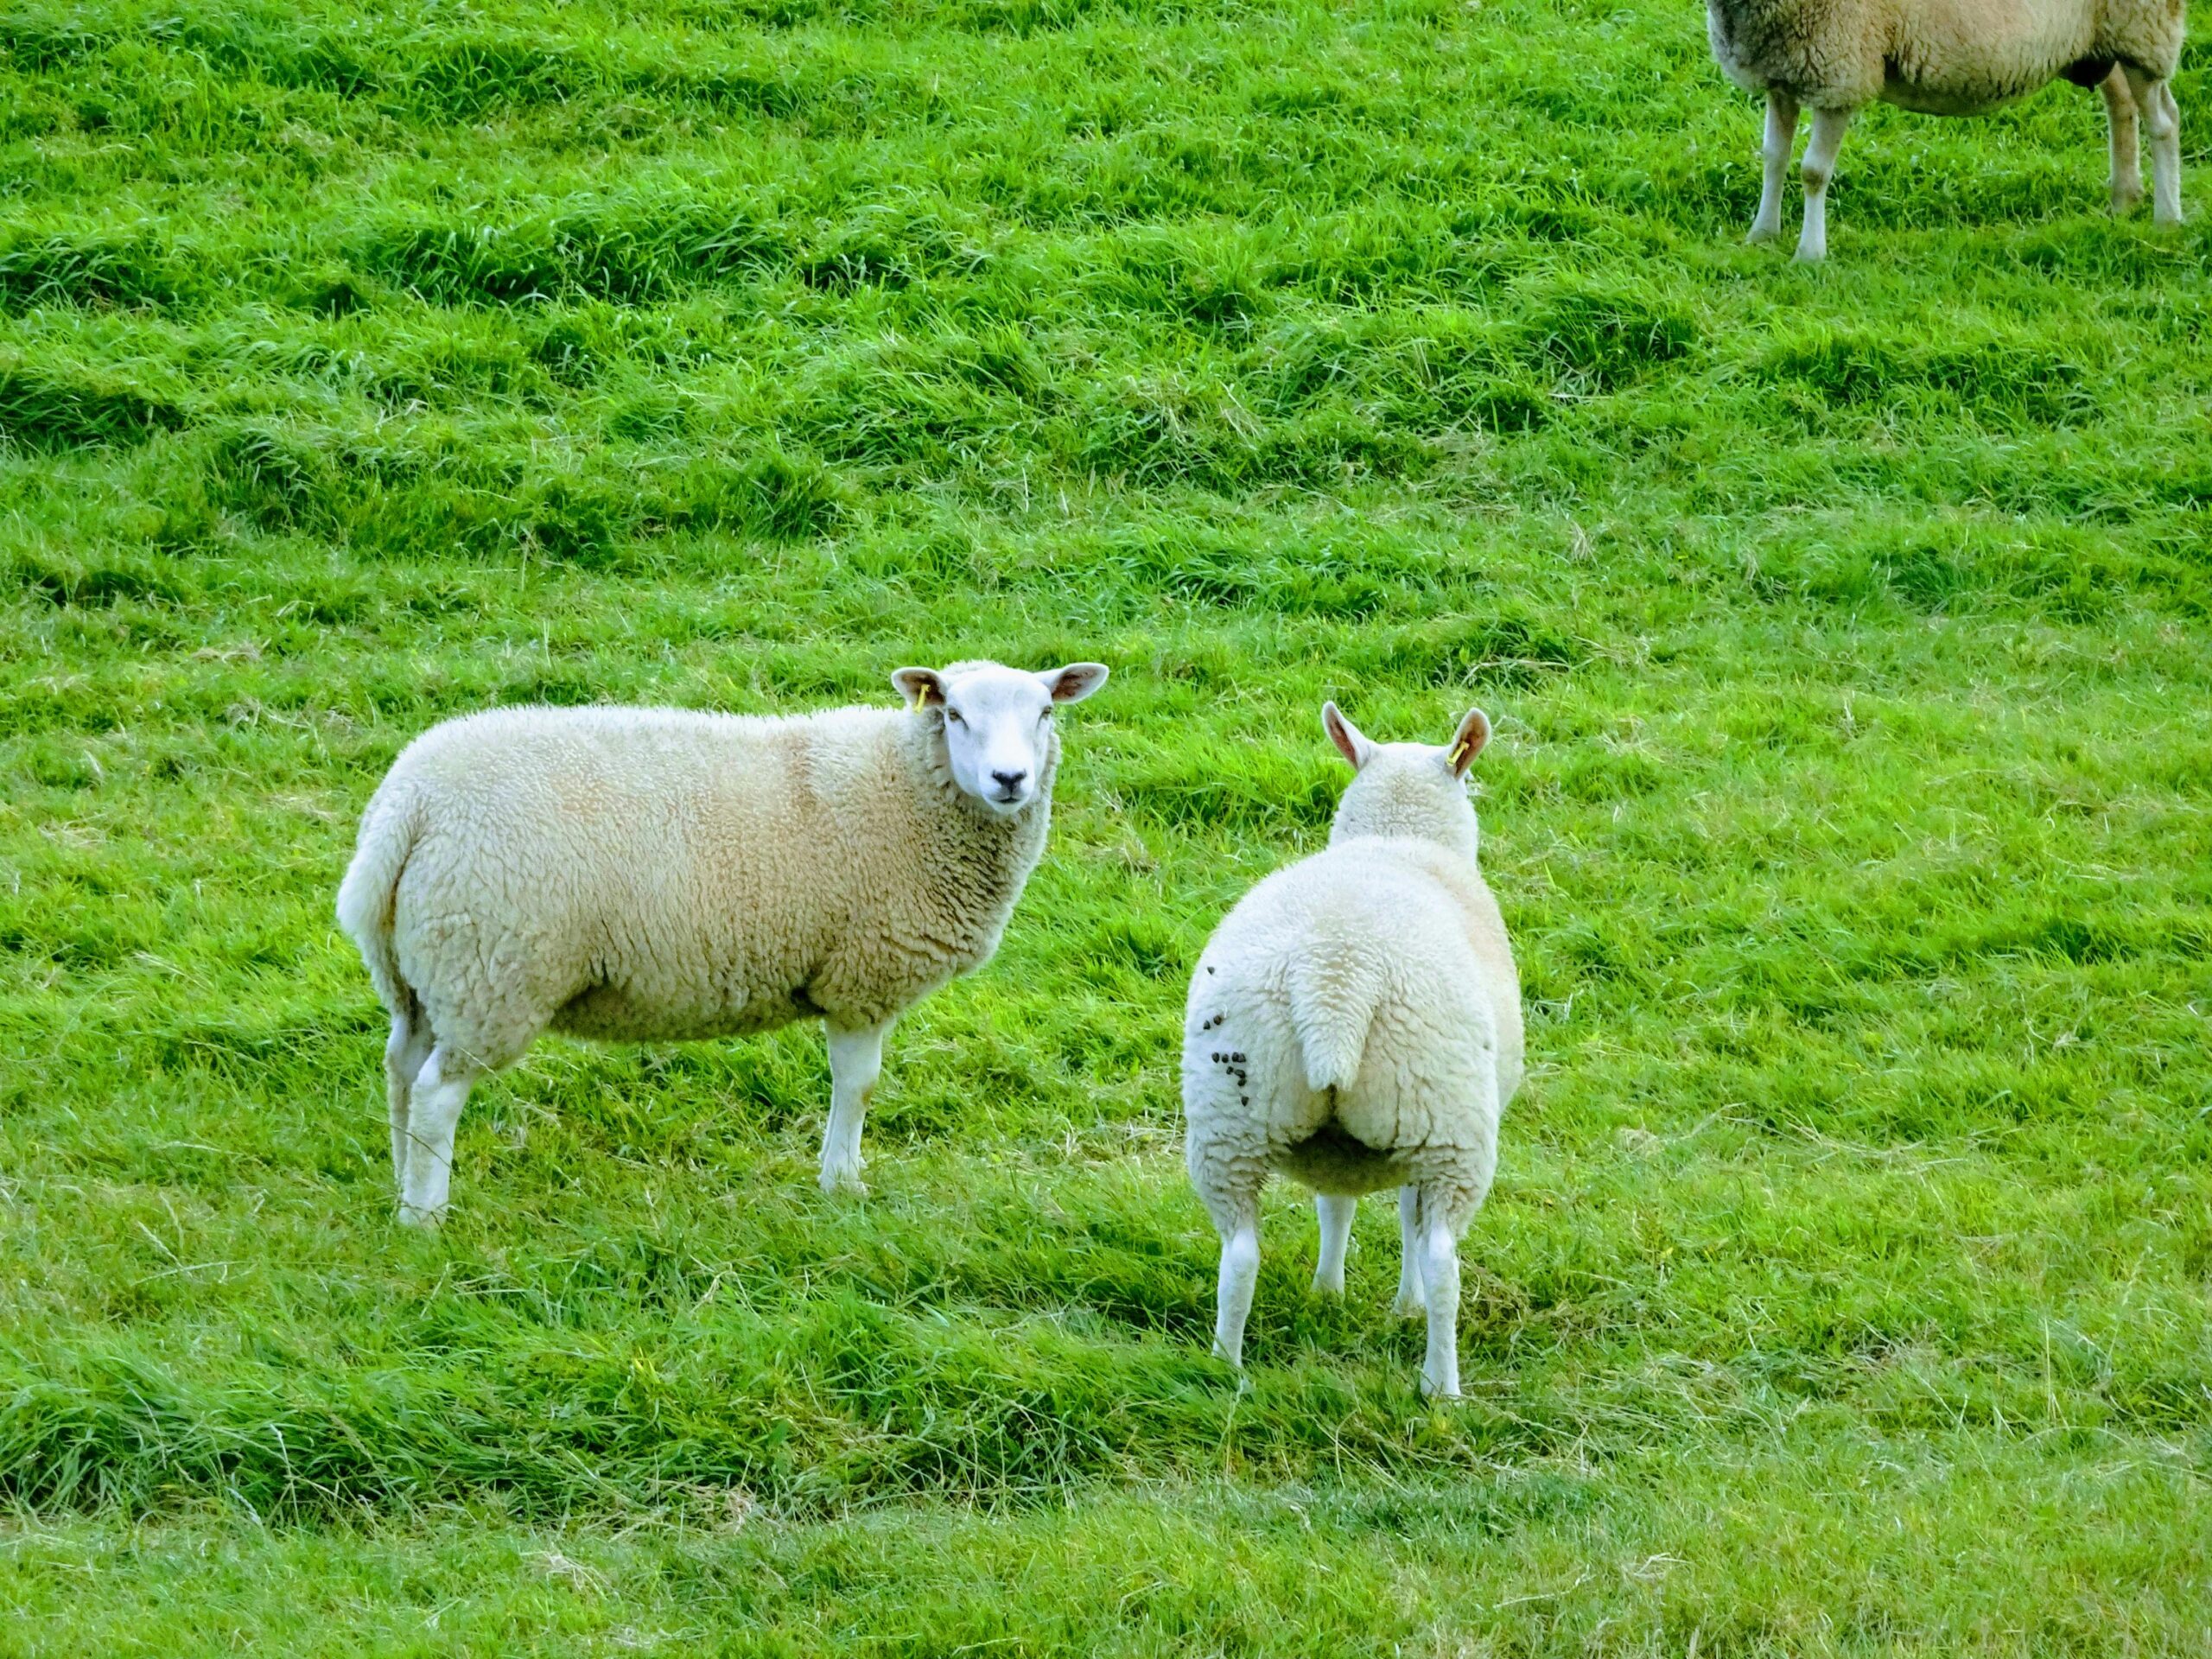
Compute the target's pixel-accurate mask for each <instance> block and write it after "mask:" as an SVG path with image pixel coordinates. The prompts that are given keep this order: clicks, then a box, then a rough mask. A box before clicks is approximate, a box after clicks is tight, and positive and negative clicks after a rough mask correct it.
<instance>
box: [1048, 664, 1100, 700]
mask: <svg viewBox="0 0 2212 1659" xmlns="http://www.w3.org/2000/svg"><path fill="white" fill-rule="evenodd" d="M1038 678H1039V680H1041V681H1043V682H1044V684H1045V690H1046V692H1047V693H1048V694H1049V695H1050V696H1051V697H1052V701H1053V702H1082V701H1083V700H1084V698H1085V697H1087V696H1090V694H1091V693H1092V692H1094V691H1096V690H1097V689H1098V688H1099V687H1100V686H1102V685H1103V684H1105V683H1106V664H1103V663H1070V664H1068V665H1067V666H1066V667H1065V668H1055V669H1049V670H1047V671H1046V672H1044V673H1042V674H1039V676H1038Z"/></svg>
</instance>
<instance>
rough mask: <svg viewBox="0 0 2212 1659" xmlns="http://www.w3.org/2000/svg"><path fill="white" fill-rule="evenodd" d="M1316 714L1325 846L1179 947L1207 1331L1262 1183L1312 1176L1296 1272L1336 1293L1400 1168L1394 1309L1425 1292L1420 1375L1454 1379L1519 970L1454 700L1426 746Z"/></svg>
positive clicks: (1437, 1391)
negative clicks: (1483, 857) (1311, 1212)
mask: <svg viewBox="0 0 2212 1659" xmlns="http://www.w3.org/2000/svg"><path fill="white" fill-rule="evenodd" d="M1321 713H1322V720H1323V723H1324V724H1325V727H1326V728H1327V730H1328V733H1329V735H1330V737H1331V739H1332V741H1334V742H1335V743H1336V746H1337V747H1338V748H1339V749H1340V750H1342V751H1343V752H1344V758H1345V759H1346V760H1349V761H1351V765H1352V769H1353V772H1354V774H1355V775H1354V776H1353V779H1352V781H1351V786H1350V787H1349V788H1347V789H1346V790H1345V791H1344V798H1343V800H1342V801H1341V802H1339V803H1338V807H1337V816H1336V823H1335V826H1334V828H1333V829H1332V830H1331V831H1330V835H1329V846H1328V849H1327V850H1326V851H1325V852H1321V853H1317V854H1315V855H1313V857H1311V858H1308V859H1305V860H1303V861H1300V862H1299V863H1296V864H1293V865H1291V866H1289V867H1288V868H1285V869H1281V870H1278V871H1277V872H1276V873H1275V874H1273V875H1271V876H1269V877H1268V879H1267V880H1264V881H1262V882H1261V883H1260V884H1259V885H1258V886H1257V887H1254V888H1253V889H1252V891H1251V892H1250V893H1247V894H1245V896H1244V898H1243V899H1242V900H1241V901H1240V902H1239V903H1238V904H1237V906H1236V908H1235V909H1234V910H1232V911H1230V913H1229V915H1228V916H1227V918H1224V921H1223V922H1222V924H1221V925H1220V927H1218V928H1217V929H1216V930H1215V931H1214V936H1213V938H1211V940H1209V941H1208V942H1207V944H1206V948H1205V951H1204V953H1203V954H1201V955H1200V957H1199V958H1198V969H1197V970H1196V971H1195V972H1194V973H1193V974H1192V977H1191V998H1190V1004H1189V1007H1188V1008H1187V1010H1186V1012H1185V1015H1184V1020H1183V1107H1184V1112H1185V1116H1186V1117H1187V1119H1188V1137H1187V1140H1186V1142H1185V1154H1186V1156H1187V1159H1188V1161H1189V1165H1190V1171H1191V1179H1192V1184H1193V1185H1196V1186H1197V1188H1198V1194H1199V1196H1200V1197H1201V1198H1204V1199H1205V1205H1206V1209H1207V1211H1208V1212H1209V1213H1210V1214H1211V1216H1212V1217H1213V1224H1214V1226H1215V1228H1216V1229H1217V1230H1218V1231H1219V1232H1220V1234H1221V1240H1222V1250H1221V1281H1220V1287H1219V1301H1218V1304H1217V1313H1216V1318H1215V1322H1214V1349H1215V1351H1216V1352H1217V1353H1218V1354H1219V1355H1220V1356H1221V1357H1224V1358H1225V1359H1227V1360H1228V1361H1229V1362H1230V1363H1231V1364H1233V1365H1239V1366H1241V1365H1242V1364H1243V1351H1244V1322H1245V1319H1246V1316H1247V1315H1248V1314H1249V1313H1250V1312H1251V1308H1252V1287H1253V1282H1254V1281H1255V1278H1256V1277H1257V1275H1258V1273H1259V1266H1260V1236H1259V1199H1260V1189H1261V1187H1262V1185H1264V1184H1265V1183H1266V1181H1267V1179H1268V1175H1269V1174H1270V1173H1274V1172H1281V1173H1283V1174H1287V1175H1290V1176H1294V1177H1295V1178H1296V1179H1298V1180H1300V1181H1301V1182H1303V1183H1304V1184H1305V1185H1307V1186H1309V1187H1311V1188H1313V1192H1314V1200H1313V1202H1314V1208H1315V1210H1316V1211H1317V1212H1318V1215H1319V1221H1320V1229H1321V1248H1320V1261H1319V1266H1318V1267H1316V1268H1315V1269H1314V1274H1313V1287H1314V1288H1315V1289H1316V1290H1318V1291H1321V1292H1324V1293H1326V1294H1332V1295H1342V1294H1344V1250H1345V1248H1346V1245H1347V1243H1348V1241H1349V1240H1350V1238H1351V1223H1352V1213H1353V1211H1354V1210H1355V1209H1356V1208H1357V1205H1358V1202H1359V1198H1360V1195H1361V1194H1362V1193H1365V1192H1375V1191H1376V1190H1378V1189H1379V1188H1382V1187H1386V1186H1395V1187H1396V1188H1398V1227H1399V1237H1400V1242H1401V1245H1402V1249H1403V1252H1404V1255H1403V1261H1402V1266H1401V1268H1400V1270H1399V1278H1398V1299H1397V1304H1396V1311H1397V1312H1398V1313H1402V1314H1411V1313H1418V1312H1421V1310H1422V1309H1423V1308H1426V1310H1427V1314H1428V1355H1427V1361H1426V1363H1424V1364H1423V1365H1422V1367H1421V1386H1422V1388H1423V1389H1425V1390H1426V1391H1427V1392H1428V1393H1430V1394H1432V1395H1440V1396H1445V1397H1449V1396H1452V1395H1457V1394H1458V1393H1459V1335H1458V1332H1459V1237H1460V1235H1461V1234H1463V1233H1464V1232H1465V1230H1466V1229H1467V1224H1468V1223H1469V1222H1470V1221H1471V1219H1472V1218H1473V1217H1474V1213H1475V1211H1477V1210H1478V1208H1480V1207H1481V1205H1482V1202H1483V1199H1484V1196H1485V1195H1486V1194H1487V1193H1488V1192H1489V1191H1490V1183H1491V1173H1492V1172H1493V1171H1494V1170H1495V1169H1496V1168H1497V1122H1498V1116H1499V1115H1500V1113H1501V1112H1503V1109H1504V1107H1505V1103H1506V1102H1507V1101H1509V1100H1510V1099H1511V1098H1512V1097H1513V1091H1514V1090H1516V1088H1518V1087H1519V1086H1520V1083H1521V1068H1522V1032H1521V982H1520V976H1519V975H1518V974H1517V973H1516V970H1515V969H1514V966H1513V952H1512V950H1511V949H1510V946H1509V945H1508V944H1507V943H1506V938H1505V924H1504V921H1503V918H1501V917H1500V916H1499V914H1498V909H1497V900H1496V899H1493V898H1491V892H1490V888H1489V887H1487V886H1485V885H1484V881H1483V878H1482V873H1481V871H1480V869H1479V868H1478V866H1477V862H1476V850H1477V831H1476V825H1475V811H1474V808H1473V806H1472V805H1471V804H1470V803H1469V801H1468V799H1467V791H1466V785H1465V779H1466V773H1467V768H1468V766H1470V765H1471V764H1472V762H1473V760H1474V758H1475V756H1476V755H1478V754H1479V753H1481V752H1482V748H1483V745H1484V744H1485V743H1486V742H1488V741H1490V721H1489V720H1488V719H1487V718H1486V717H1485V716H1484V714H1483V712H1482V710H1481V709H1470V710H1469V711H1468V713H1467V715H1466V717H1465V719H1464V720H1462V721H1460V722H1459V730H1458V731H1457V732H1456V733H1455V734H1453V736H1452V741H1451V742H1450V743H1449V744H1448V745H1446V747H1443V748H1440V749H1436V748H1430V747H1427V745H1426V744H1419V743H1387V744H1376V743H1370V741H1368V740H1367V739H1366V738H1365V737H1363V735H1361V734H1360V733H1359V731H1358V730H1357V728H1354V726H1353V725H1352V723H1351V721H1348V720H1346V719H1345V718H1344V715H1342V714H1340V713H1339V712H1338V709H1337V706H1336V704H1334V703H1333V702H1332V703H1328V704H1326V705H1325V706H1324V708H1323V709H1322V711H1321Z"/></svg>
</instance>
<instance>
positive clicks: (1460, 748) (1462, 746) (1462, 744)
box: [1450, 737, 1474, 772]
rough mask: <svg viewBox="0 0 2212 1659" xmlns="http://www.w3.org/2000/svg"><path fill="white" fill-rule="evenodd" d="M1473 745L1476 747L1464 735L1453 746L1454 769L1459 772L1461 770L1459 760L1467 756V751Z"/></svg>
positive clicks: (1452, 759)
mask: <svg viewBox="0 0 2212 1659" xmlns="http://www.w3.org/2000/svg"><path fill="white" fill-rule="evenodd" d="M1472 747H1474V745H1473V744H1472V743H1470V742H1469V741H1467V740H1466V739H1465V738H1464V737H1463V738H1461V739H1460V740H1459V741H1458V742H1457V743H1454V744H1453V745H1452V756H1451V761H1450V764H1451V767H1452V771H1454V772H1457V771H1459V762H1460V761H1461V760H1463V759H1465V756H1466V753H1467V751H1468V750H1469V749H1471V748H1472Z"/></svg>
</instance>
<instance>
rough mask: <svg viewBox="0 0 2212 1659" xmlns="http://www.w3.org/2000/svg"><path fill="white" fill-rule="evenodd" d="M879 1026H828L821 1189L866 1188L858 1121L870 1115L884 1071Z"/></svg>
mask: <svg viewBox="0 0 2212 1659" xmlns="http://www.w3.org/2000/svg"><path fill="white" fill-rule="evenodd" d="M890 1029H891V1022H890V1021H889V1020H885V1021H884V1022H883V1023H882V1024H881V1025H879V1026H860V1027H852V1028H849V1029H841V1028H840V1027H836V1026H832V1027H829V1127H828V1128H826V1129H824V1130H823V1135H822V1190H823V1192H839V1191H844V1192H867V1191H868V1188H867V1187H866V1186H864V1185H861V1122H862V1121H863V1120H864V1119H866V1117H867V1116H868V1100H869V1097H870V1096H873V1095H874V1093H875V1080H876V1078H877V1077H880V1076H881V1075H882V1073H883V1037H884V1033H886V1032H887V1031H889V1030H890Z"/></svg>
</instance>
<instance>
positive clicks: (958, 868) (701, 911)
mask: <svg viewBox="0 0 2212 1659" xmlns="http://www.w3.org/2000/svg"><path fill="white" fill-rule="evenodd" d="M891 678H892V682H893V684H894V685H896V686H897V687H898V688H899V690H900V691H902V692H903V693H905V694H906V696H907V697H908V698H909V699H910V700H911V702H912V707H911V709H908V710H906V711H903V712H902V711H899V710H897V709H865V708H855V709H833V710H830V711H829V712H827V713H824V714H817V715H800V716H795V717H789V718H764V717H742V716H737V715H715V714H696V713H693V712H690V711H689V710H685V709H611V708H600V709H499V710H495V711H493V712H492V713H488V714H480V715H469V716H467V718H465V719H461V720H455V721H448V722H447V723H446V724H445V725H442V726H439V727H435V728H433V729H432V730H430V731H429V732H427V733H425V734H423V736H422V737H420V738H417V739H416V741H415V742H414V743H412V744H411V745H410V746H409V747H408V748H407V749H406V751H405V752H404V753H402V754H401V755H400V757H399V759H398V760H397V761H396V762H394V763H393V766H392V768H391V772H390V773H389V774H388V775H387V776H386V777H385V780H384V782H383V784H382V785H379V786H378V790H377V791H376V794H375V797H374V798H372V800H371V801H370V803H369V806H368V810H367V812H366V814H365V816H364V817H363V818H362V821H361V836H360V845H359V849H358V850H357V851H356V853H355V854H354V856H353V866H352V868H349V869H348V870H347V871H346V880H345V882H344V884H343V885H342V886H341V887H340V889H339V893H338V919H339V921H340V924H341V925H343V926H344V928H345V930H346V932H347V933H348V934H350V935H351V936H352V937H353V940H354V942H355V943H356V944H359V946H360V949H361V956H362V958H363V960H364V961H365V962H366V963H367V964H368V969H369V976H370V977H371V979H372V980H373V981H374V982H375V983H376V988H377V994H378V995H379V996H380V997H381V998H382V999H383V1000H384V1004H385V1007H387V1008H388V1009H390V1010H391V1040H390V1041H389V1042H388V1043H387V1044H386V1046H385V1082H386V1092H387V1096H388V1102H389V1106H390V1111H391V1162H392V1173H393V1175H394V1177H395V1179H397V1182H398V1183H399V1189H400V1217H401V1219H402V1220H404V1221H408V1222H413V1223H417V1224H422V1223H429V1222H434V1221H435V1220H437V1219H438V1217H440V1216H441V1215H442V1213H443V1212H444V1210H445V1207H446V1197H447V1190H448V1183H449V1181H450V1178H451V1170H452V1165H453V1138H454V1125H455V1124H456V1123H457V1122H459V1120H460V1117H461V1107H462V1106H463V1105H464V1104H465V1103H467V1099H468V1091H469V1090H470V1088H471V1087H472V1086H473V1085H474V1083H475V1081H476V1079H477V1078H478V1077H481V1076H483V1075H484V1074H485V1073H486V1072H487V1071H498V1070H499V1069H500V1068H501V1067H504V1066H507V1065H512V1064H513V1063H514V1062H515V1061H516V1060H518V1059H519V1058H521V1057H522V1054H523V1052H524V1050H526V1049H528V1048H529V1047H530V1046H531V1044H532V1043H533V1042H535V1041H536V1040H537V1038H538V1036H539V1034H540V1033H543V1032H544V1031H545V1030H547V1029H548V1028H549V1027H550V1028H551V1029H554V1030H557V1031H566V1032H571V1033H576V1034H578V1035H580V1036H585V1037H596V1038H604V1039H618V1040H619V1039H634V1040H645V1041H664V1040H674V1039H690V1038H702V1037H719V1036H724V1035H728V1034H731V1033H741V1032H757V1031H766V1030H770V1029H772V1028H773V1027H778V1026H782V1025H787V1024H789V1023H790V1022H791V1021H792V1020H800V1019H805V1018H809V1017H811V1016H815V1015H819V1016H821V1017H822V1019H823V1020H824V1022H825V1023H826V1024H827V1025H828V1027H829V1074H830V1098H831V1105H830V1110H829V1128H828V1130H827V1132H826V1133H825V1135H823V1146H822V1186H823V1190H824V1191H825V1192H826V1191H829V1190H831V1189H834V1188H836V1187H839V1186H857V1185H859V1179H860V1168H861V1156H860V1138H861V1118H862V1116H863V1115H864V1114H865V1112H866V1111H867V1109H868V1096H869V1094H870V1092H871V1091H872V1090H874V1086H875V1080H876V1077H877V1074H878V1072H879V1071H880V1069H881V1066H882V1058H883V1038H884V1033H886V1032H887V1030H889V1028H890V1026H891V1023H892V1021H893V1020H894V1019H895V1018H896V1017H897V1016H898V1014H899V1012H900V1011H901V1010H902V1009H904V1008H906V1007H908V1006H909V1005H910V1004H912V1003H913V1002H915V1001H918V1000H919V999H920V998H922V997H924V996H926V995H928V994H929V993H930V992H931V991H933V990H935V989H937V988H938V987H939V986H940V985H943V984H944V983H945V982H947V981H948V980H950V979H951V978H953V977H954V976H956V975H959V974H964V973H966V972H968V971H969V969H973V968H976V967H979V966H980V965H982V963H985V962H987V961H988V960H989V959H990V957H991V954H992V952H993V951H995V950H997V949H998V944H999V937H1000V935H1001V933H1002V932H1003V931H1005V929H1006V924H1007V917H1008V916H1009V915H1011V914H1012V912H1013V910H1014V900H1015V899H1018V898H1019V897H1020V894H1021V888H1022V884H1023V883H1024V882H1025V881H1027V880H1028V877H1029V872H1030V871H1031V870H1032V869H1033V868H1035V866H1036V863H1037V860H1038V858H1039V855H1041V854H1042V852H1043V851H1044V848H1045V833H1046V825H1047V823H1048V822H1049V819H1050V817H1051V812H1052V778H1053V773H1054V772H1055V770H1056V768H1057V767H1058V764H1059V755H1060V744H1059V737H1058V734H1057V733H1056V732H1055V731H1054V729H1053V723H1052V707H1053V705H1054V704H1055V703H1062V702H1079V701H1080V700H1081V699H1083V698H1084V697H1087V696H1090V694H1091V693H1092V692H1094V691H1096V690H1097V689H1098V688H1099V687H1100V686H1101V685H1103V683H1105V680H1106V671H1105V669H1103V668H1102V667H1101V666H1099V665H1098V664H1096V663H1077V664H1073V665H1071V666H1070V667H1066V668H1061V669H1056V670H1053V671H1052V672H1050V673H1045V674H1029V673H1023V672H1020V671H1017V670H1014V669H1011V668H1005V667H1001V665H1000V664H996V663H982V662H976V663H956V664H953V665H952V666H951V667H950V668H946V669H943V670H931V669H926V668H902V669H900V670H899V671H898V672H897V673H895V674H893V676H892V677H891Z"/></svg>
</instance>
